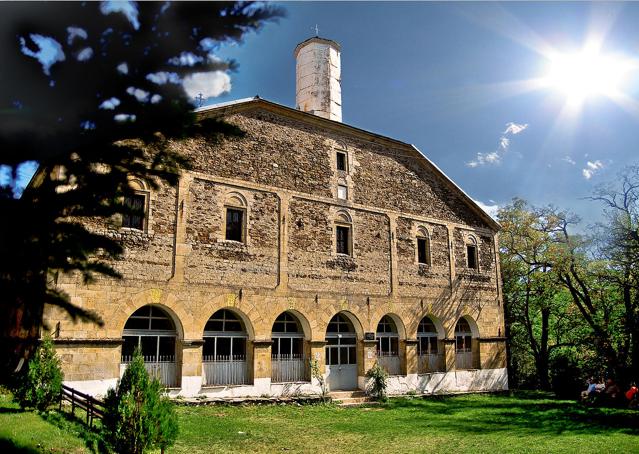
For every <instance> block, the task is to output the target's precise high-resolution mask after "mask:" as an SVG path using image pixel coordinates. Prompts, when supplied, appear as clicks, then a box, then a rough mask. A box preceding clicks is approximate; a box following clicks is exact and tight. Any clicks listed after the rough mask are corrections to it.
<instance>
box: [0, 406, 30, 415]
mask: <svg viewBox="0 0 639 454" xmlns="http://www.w3.org/2000/svg"><path fill="white" fill-rule="evenodd" d="M24 412H25V410H23V409H22V408H9V407H0V414H9V415H12V414H16V413H24Z"/></svg>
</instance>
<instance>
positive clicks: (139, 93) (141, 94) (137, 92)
mask: <svg viewBox="0 0 639 454" xmlns="http://www.w3.org/2000/svg"><path fill="white" fill-rule="evenodd" d="M126 92H127V93H128V94H130V95H131V96H135V99H137V100H138V101H140V102H147V101H148V100H149V92H148V91H144V90H142V89H141V88H135V87H129V88H127V89H126Z"/></svg>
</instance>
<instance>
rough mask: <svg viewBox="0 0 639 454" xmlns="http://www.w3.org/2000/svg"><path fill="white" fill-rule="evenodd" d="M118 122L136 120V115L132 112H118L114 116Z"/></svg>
mask: <svg viewBox="0 0 639 454" xmlns="http://www.w3.org/2000/svg"><path fill="white" fill-rule="evenodd" d="M113 119H114V120H115V121H117V122H118V123H124V122H125V121H135V119H136V116H135V115H130V114H117V115H115V116H114V117H113Z"/></svg>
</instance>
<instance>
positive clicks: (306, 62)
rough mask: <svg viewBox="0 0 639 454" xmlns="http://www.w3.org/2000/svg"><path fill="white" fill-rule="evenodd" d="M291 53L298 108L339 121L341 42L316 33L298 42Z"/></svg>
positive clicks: (340, 115) (340, 105)
mask: <svg viewBox="0 0 639 454" xmlns="http://www.w3.org/2000/svg"><path fill="white" fill-rule="evenodd" d="M294 55H295V59H296V65H295V76H296V77H295V104H296V107H297V109H299V110H301V111H303V112H309V113H312V114H314V115H317V116H318V117H322V118H328V119H329V120H334V121H339V122H341V121H342V87H341V63H340V45H339V44H337V43H336V42H335V41H332V40H330V39H324V38H320V37H317V36H315V37H313V38H309V39H307V40H306V41H303V42H301V43H299V44H298V45H297V47H296V48H295V53H294Z"/></svg>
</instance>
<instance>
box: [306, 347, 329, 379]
mask: <svg viewBox="0 0 639 454" xmlns="http://www.w3.org/2000/svg"><path fill="white" fill-rule="evenodd" d="M325 346H326V341H316V340H314V341H310V342H309V350H310V355H309V358H310V359H311V360H313V361H317V365H318V366H319V372H320V374H325V373H326V349H325V348H324V347H325ZM311 378H312V377H311Z"/></svg>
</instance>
